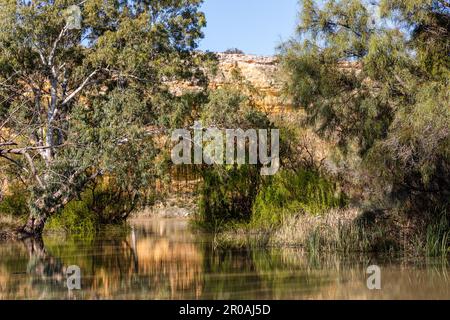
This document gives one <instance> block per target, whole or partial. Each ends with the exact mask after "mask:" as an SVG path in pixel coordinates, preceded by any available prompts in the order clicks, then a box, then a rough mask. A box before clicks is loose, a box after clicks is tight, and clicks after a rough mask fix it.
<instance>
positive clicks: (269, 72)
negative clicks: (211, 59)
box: [210, 53, 291, 114]
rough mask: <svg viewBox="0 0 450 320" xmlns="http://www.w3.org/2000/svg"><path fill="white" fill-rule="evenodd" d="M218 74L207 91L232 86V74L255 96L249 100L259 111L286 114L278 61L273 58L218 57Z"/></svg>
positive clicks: (242, 55) (240, 55)
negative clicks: (253, 92) (251, 88)
mask: <svg viewBox="0 0 450 320" xmlns="http://www.w3.org/2000/svg"><path fill="white" fill-rule="evenodd" d="M217 57H218V63H219V64H218V71H217V74H216V75H215V76H213V77H212V79H210V87H211V88H213V89H214V88H219V87H221V86H222V85H224V84H227V83H233V81H235V79H234V75H235V74H236V72H239V74H240V75H241V76H242V77H243V79H244V80H245V81H246V82H247V83H248V84H249V85H250V86H252V87H253V88H254V89H255V91H256V94H253V98H254V100H255V101H256V104H257V105H258V106H259V107H260V108H261V110H263V111H265V112H268V113H271V114H277V113H283V112H286V111H289V109H290V108H291V104H290V102H289V101H288V99H286V98H284V97H283V96H282V83H281V81H280V75H279V68H278V60H277V58H276V57H265V56H255V55H246V54H226V53H218V54H217Z"/></svg>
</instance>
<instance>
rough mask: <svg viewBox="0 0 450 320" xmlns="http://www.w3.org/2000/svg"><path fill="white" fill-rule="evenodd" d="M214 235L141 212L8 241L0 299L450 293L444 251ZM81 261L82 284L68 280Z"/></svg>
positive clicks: (2, 249)
mask: <svg viewBox="0 0 450 320" xmlns="http://www.w3.org/2000/svg"><path fill="white" fill-rule="evenodd" d="M212 243H213V242H212V241H211V236H209V235H205V234H201V233H199V232H195V231H193V230H192V228H190V225H189V221H188V220H182V219H146V220H135V221H132V222H130V223H129V226H128V227H122V228H115V229H112V230H108V231H104V232H102V233H100V234H99V235H97V236H95V237H93V238H91V237H86V238H79V237H78V238H67V237H62V236H55V235H53V236H50V235H48V236H46V237H44V239H43V242H41V241H27V242H5V243H0V299H450V272H449V271H450V268H449V263H450V261H448V260H445V259H411V258H409V259H407V258H392V257H391V258H386V257H384V258H383V257H375V256H361V255H355V256H341V255H338V254H327V255H320V256H312V255H309V254H307V253H305V252H303V251H302V250H299V249H289V248H283V249H269V250H265V249H253V250H231V249H227V250H224V249H221V250H218V249H216V250H215V249H213V246H212ZM73 265H74V266H78V267H79V270H80V273H81V281H80V282H81V289H80V290H68V288H67V267H68V266H73ZM370 265H377V266H379V267H380V271H381V275H380V279H381V289H380V290H376V289H375V290H369V289H368V287H367V278H368V277H369V275H367V274H366V269H367V267H368V266H370ZM70 279H72V280H73V278H72V277H71V278H70ZM72 283H74V282H72Z"/></svg>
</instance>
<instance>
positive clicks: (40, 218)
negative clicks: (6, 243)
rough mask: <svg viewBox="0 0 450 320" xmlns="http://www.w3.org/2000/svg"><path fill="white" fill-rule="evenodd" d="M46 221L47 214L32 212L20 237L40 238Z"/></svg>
mask: <svg viewBox="0 0 450 320" xmlns="http://www.w3.org/2000/svg"><path fill="white" fill-rule="evenodd" d="M46 221H47V214H46V213H45V212H42V211H40V212H39V211H36V210H33V211H32V212H31V213H30V215H29V217H28V220H27V223H26V224H25V226H23V228H22V230H21V234H22V236H23V237H24V238H30V237H33V238H40V237H41V236H42V231H43V230H44V226H45V222H46Z"/></svg>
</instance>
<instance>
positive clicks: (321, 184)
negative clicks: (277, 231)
mask: <svg viewBox="0 0 450 320" xmlns="http://www.w3.org/2000/svg"><path fill="white" fill-rule="evenodd" d="M345 204H346V198H345V196H344V195H343V194H342V193H340V192H338V190H337V188H336V185H335V184H334V183H332V182H330V181H329V180H327V179H326V178H324V177H322V176H321V175H320V174H319V173H318V172H316V171H312V170H305V169H299V170H298V171H297V172H293V171H282V172H280V173H279V174H277V175H275V176H274V177H271V178H269V180H268V181H267V182H265V183H264V185H263V187H262V188H261V190H260V191H259V193H258V196H257V197H256V200H255V203H254V206H253V216H252V223H254V224H255V225H259V226H264V225H265V226H273V225H277V224H279V223H280V221H282V220H283V218H284V217H286V216H288V215H294V214H299V213H301V212H304V213H306V214H312V215H318V214H321V213H323V212H325V211H326V210H329V209H331V208H336V207H343V206H344V205H345Z"/></svg>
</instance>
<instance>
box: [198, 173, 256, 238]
mask: <svg viewBox="0 0 450 320" xmlns="http://www.w3.org/2000/svg"><path fill="white" fill-rule="evenodd" d="M202 174H203V185H202V188H201V195H200V206H199V209H200V210H199V212H200V223H201V224H202V226H203V227H205V228H206V229H209V230H214V231H217V230H219V229H221V228H223V227H225V226H226V224H229V223H240V222H249V221H250V219H251V214H252V207H253V203H254V201H255V198H256V195H257V193H258V188H259V184H260V179H261V178H260V174H259V167H258V166H252V165H243V166H226V167H224V168H223V170H214V169H209V170H204V171H203V172H202Z"/></svg>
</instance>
